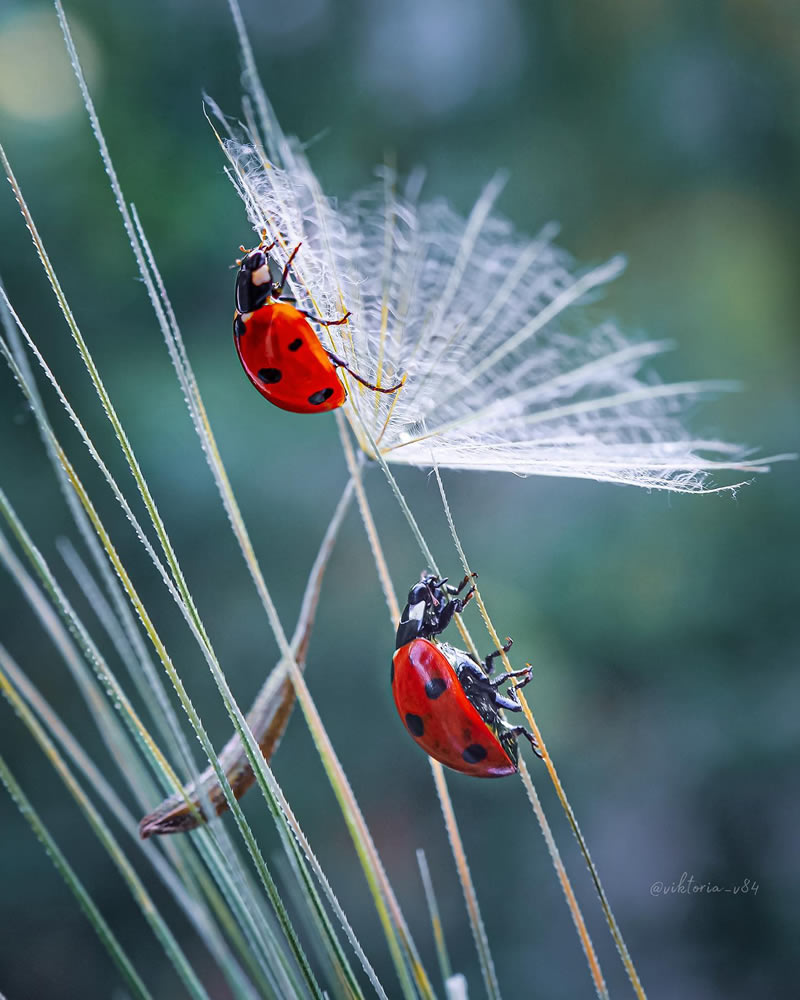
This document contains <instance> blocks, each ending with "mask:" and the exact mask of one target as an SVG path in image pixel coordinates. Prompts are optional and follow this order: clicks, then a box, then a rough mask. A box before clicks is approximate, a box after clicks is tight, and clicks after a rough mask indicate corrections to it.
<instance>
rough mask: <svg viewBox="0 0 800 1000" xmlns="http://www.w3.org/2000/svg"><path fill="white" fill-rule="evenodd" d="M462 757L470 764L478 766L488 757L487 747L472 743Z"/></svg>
mask: <svg viewBox="0 0 800 1000" xmlns="http://www.w3.org/2000/svg"><path fill="white" fill-rule="evenodd" d="M461 756H462V757H463V758H464V760H465V761H466V762H467V763H468V764H477V763H478V761H481V760H483V758H484V757H485V756H486V747H482V746H481V745H480V743H470V745H469V746H468V747H467V749H466V750H465V751H464V752H463V753H462V754H461Z"/></svg>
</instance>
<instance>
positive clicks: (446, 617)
mask: <svg viewBox="0 0 800 1000" xmlns="http://www.w3.org/2000/svg"><path fill="white" fill-rule="evenodd" d="M474 594H475V588H474V587H473V588H472V589H471V590H468V591H467V593H466V596H465V597H464V598H461V597H454V598H453V600H452V601H448V602H447V604H445V606H444V607H443V608H442V610H441V612H440V614H439V622H438V627H437V630H436V632H435V633H434V634H435V635H438V634H439V632H444V630H445V629H446V628H447V626H448V625H449V624H450V622H451V621H452V620H453V615H456V614H459V615H460V614H461V612H462V611H463V610H464V608H465V607H466V606H467V604H468V603H469V602H470V600H471V599H472V597H473V595H474Z"/></svg>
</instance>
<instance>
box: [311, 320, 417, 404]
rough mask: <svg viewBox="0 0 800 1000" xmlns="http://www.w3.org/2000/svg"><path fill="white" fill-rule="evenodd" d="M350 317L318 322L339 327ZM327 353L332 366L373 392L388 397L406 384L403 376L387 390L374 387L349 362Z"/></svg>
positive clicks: (330, 352) (331, 352) (377, 386)
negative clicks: (343, 371)
mask: <svg viewBox="0 0 800 1000" xmlns="http://www.w3.org/2000/svg"><path fill="white" fill-rule="evenodd" d="M304 315H306V316H307V315H308V313H305V314H304ZM349 315H350V313H345V315H344V316H343V317H342V318H341V319H337V320H335V321H334V322H331V323H324V322H323V321H322V320H317V322H318V323H322V325H323V326H338V325H339V324H340V323H344V321H345V320H346V319H347V317H348V316H349ZM311 318H312V319H314V318H315V317H313V316H312V317H311ZM325 353H326V354H327V355H328V357H329V358H330V359H331V364H332V365H334V367H336V368H344V370H345V371H348V372H350V374H351V375H352V376H353V378H354V379H355V380H356V382H360V383H361V384H362V385H365V386H366V387H367V388H368V389H372V391H373V392H383V393H385V394H387V395H388V394H390V393H392V392H397V390H398V389H399V388H400V387H401V386H402V385H403V383H404V382H405V376H403V378H401V379H400V381H399V382H398V383H397V385H392V386H389V387H387V388H384V387H383V386H381V385H373V384H372V382H368V381H367V380H366V379H365V378H362V377H361V375H359V374H358V372H354V371H353V369H352V368H351V367H350V365H348V364H347V362H346V361H344V360H343V359H342V358H340V357H339V356H338V355H336V354H334V353H333V351H328V350H326V351H325Z"/></svg>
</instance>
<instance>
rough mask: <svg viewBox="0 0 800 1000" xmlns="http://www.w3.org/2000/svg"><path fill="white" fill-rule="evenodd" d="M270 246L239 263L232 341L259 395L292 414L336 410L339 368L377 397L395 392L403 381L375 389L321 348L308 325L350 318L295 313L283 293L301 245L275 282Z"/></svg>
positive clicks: (341, 393) (341, 390)
mask: <svg viewBox="0 0 800 1000" xmlns="http://www.w3.org/2000/svg"><path fill="white" fill-rule="evenodd" d="M274 246H275V244H274V243H270V244H269V245H266V244H265V243H264V241H263V240H262V242H261V243H260V244H259V245H258V246H257V247H256V248H255V249H254V250H247V251H245V250H244V247H242V248H241V249H242V250H243V251H244V257H243V258H242V259H241V260H239V261H237V264H238V266H239V270H238V272H237V275H236V312H235V313H234V316H233V339H234V343H235V344H236V351H237V353H238V355H239V360H240V361H241V363H242V367H243V368H244V370H245V373H246V375H247V377H248V378H249V379H250V381H251V382H252V383H253V385H254V386H255V387H256V389H258V391H259V392H260V393H261V395H262V396H264V397H265V398H266V399H268V400H269V401H270V402H271V403H274V404H275V406H279V407H280V408H281V409H282V410H290V411H291V412H292V413H319V412H320V411H324V410H335V409H336V408H337V407H339V406H341V405H342V404H343V403H344V402H345V400H346V399H347V390H346V389H345V387H344V385H343V384H342V382H341V380H340V379H339V377H338V375H337V374H336V369H337V368H344V369H346V370H347V371H348V372H349V373H350V374H351V375H352V376H353V378H354V379H356V380H357V381H359V382H361V383H362V385H365V386H367V388H369V389H373V390H374V391H375V392H383V393H391V392H396V391H397V390H398V389H399V388H400V386H401V385H402V384H403V382H402V380H401V381H400V382H398V383H397V385H393V386H389V387H383V386H378V385H373V384H372V383H371V382H368V381H367V380H366V379H364V378H362V377H361V376H360V375H358V374H357V373H356V372H354V371H353V369H352V368H350V366H349V365H348V364H347V363H346V362H345V361H343V360H342V358H340V357H337V355H335V354H334V353H333V352H332V351H329V350H328V349H327V348H326V347H323V345H322V344H321V343H320V340H319V337H318V336H317V335H316V334H315V333H314V331H313V330H312V329H311V326H310V325H309V323H308V320H309V319H311V320H313V321H314V322H315V323H319V324H320V325H321V326H325V327H328V326H339V325H341V324H342V323H346V322H347V319H348V317H349V316H350V313H349V312H347V313H345V314H344V316H342V318H341V319H336V320H324V319H320V318H319V317H318V316H313V315H312V314H311V313H308V312H304V311H303V310H302V309H298V308H297V306H296V305H295V304H294V299H293V298H292V297H291V296H290V295H285V294H284V289H285V286H286V280H287V278H288V276H289V271H290V269H291V266H292V262H293V261H294V258H295V256H296V255H297V251H298V250H299V249H300V244H298V245H297V246H296V247H295V248H294V250H293V251H292V253H291V254H290V256H289V259H288V260H287V261H286V266H285V267H284V268H283V272H282V273H281V275H280V278H279V280H277V281H276V280H275V278H274V276H273V267H275V264H274V261H273V259H272V258H271V257H270V256H269V252H270V251H271V250H272V249H273V248H274ZM276 270H277V268H276Z"/></svg>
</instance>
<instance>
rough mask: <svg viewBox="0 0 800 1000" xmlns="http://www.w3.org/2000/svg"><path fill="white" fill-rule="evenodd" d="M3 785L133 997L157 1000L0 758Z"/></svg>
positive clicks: (143, 999) (0, 773)
mask: <svg viewBox="0 0 800 1000" xmlns="http://www.w3.org/2000/svg"><path fill="white" fill-rule="evenodd" d="M0 781H2V782H3V784H4V785H5V786H6V789H7V791H8V794H9V795H10V796H11V798H12V799H13V800H14V803H15V805H16V806H17V808H18V809H19V811H20V813H22V815H23V817H24V818H25V819H26V820H27V821H28V823H29V824H30V826H31V829H32V830H33V832H34V834H35V835H36V837H37V839H38V840H39V842H40V843H41V844H42V846H43V847H44V849H45V851H46V852H47V854H48V856H49V858H50V860H51V861H52V862H53V864H54V865H55V867H56V869H57V871H58V872H59V874H60V875H61V877H62V878H63V879H64V881H65V882H66V883H67V886H68V888H69V890H70V892H71V893H72V894H73V895H74V896H75V898H76V899H77V901H78V904H79V905H80V908H81V909H82V910H83V912H84V913H85V914H86V916H87V918H88V920H89V923H90V924H91V925H92V927H93V928H94V929H95V932H96V934H97V936H98V937H99V938H100V940H101V941H102V943H103V945H104V947H105V949H106V951H107V952H108V953H109V955H110V956H111V958H112V959H113V961H114V964H115V965H116V966H117V968H118V969H119V971H120V973H121V974H122V977H123V978H124V979H125V981H126V982H127V984H128V986H129V988H130V990H131V992H132V994H133V996H135V997H138V998H139V1000H153V997H152V994H151V993H150V991H149V990H148V989H147V987H146V986H145V985H144V983H143V982H142V980H141V979H140V978H139V975H138V973H137V972H136V970H135V969H134V967H133V965H132V964H131V961H130V959H129V958H128V956H127V955H126V954H125V952H124V950H123V948H122V945H120V943H119V941H117V938H116V937H115V935H114V933H113V931H112V930H111V928H110V927H109V926H108V924H107V923H106V921H105V920H104V919H103V916H102V914H101V913H100V911H99V910H98V908H97V906H96V905H95V903H94V901H93V900H92V897H91V896H90V895H89V893H88V892H87V890H86V888H85V887H84V885H83V883H82V882H81V880H80V879H79V878H78V876H77V875H76V874H75V872H74V871H73V869H72V866H71V865H70V863H69V862H68V861H67V859H66V858H65V857H64V855H63V854H62V852H61V849H60V848H59V846H58V844H57V843H56V842H55V840H53V838H52V837H51V836H50V833H49V831H48V829H47V827H46V826H45V825H44V823H43V822H42V820H41V819H40V818H39V815H38V814H37V812H36V810H35V809H34V808H33V806H32V805H31V803H30V801H29V800H28V798H27V797H26V796H25V793H24V792H23V791H22V789H21V788H20V786H19V785H18V784H17V782H16V780H15V779H14V776H13V775H12V773H11V771H9V769H8V766H7V765H6V762H5V760H3V758H2V757H1V756H0Z"/></svg>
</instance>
